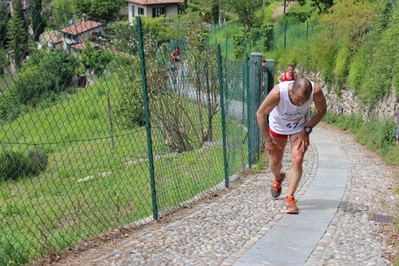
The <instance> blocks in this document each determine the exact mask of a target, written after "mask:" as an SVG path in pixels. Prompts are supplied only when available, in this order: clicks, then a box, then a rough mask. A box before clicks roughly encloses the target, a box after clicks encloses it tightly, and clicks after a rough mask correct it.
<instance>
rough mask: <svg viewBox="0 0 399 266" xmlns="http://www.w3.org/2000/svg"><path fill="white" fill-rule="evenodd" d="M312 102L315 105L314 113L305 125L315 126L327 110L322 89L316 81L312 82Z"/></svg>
mask: <svg viewBox="0 0 399 266" xmlns="http://www.w3.org/2000/svg"><path fill="white" fill-rule="evenodd" d="M313 102H314V105H315V107H316V113H315V114H314V115H313V116H312V118H311V119H310V121H309V123H308V124H307V126H308V127H311V128H313V127H315V126H316V125H317V124H318V123H319V122H320V121H321V120H322V119H323V117H324V115H325V114H326V112H327V103H326V98H325V97H324V94H323V91H322V89H321V88H320V86H319V85H318V84H316V83H315V84H314V95H313Z"/></svg>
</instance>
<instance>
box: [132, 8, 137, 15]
mask: <svg viewBox="0 0 399 266" xmlns="http://www.w3.org/2000/svg"><path fill="white" fill-rule="evenodd" d="M134 8H135V7H134V6H132V17H135V16H136V15H135V13H134Z"/></svg>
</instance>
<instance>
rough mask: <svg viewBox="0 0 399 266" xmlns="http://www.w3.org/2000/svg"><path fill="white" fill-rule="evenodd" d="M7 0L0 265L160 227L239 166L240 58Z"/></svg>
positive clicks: (0, 105)
mask: <svg viewBox="0 0 399 266" xmlns="http://www.w3.org/2000/svg"><path fill="white" fill-rule="evenodd" d="M16 3H17V4H16V5H15V6H8V9H5V8H4V9H2V8H0V10H1V12H2V13H1V14H0V93H1V94H0V145H1V149H0V191H1V193H0V229H1V230H0V265H13V264H17V265H19V264H25V263H28V262H30V261H32V260H34V259H36V258H39V257H42V256H46V255H48V254H49V253H50V252H53V251H57V250H61V249H65V248H67V247H69V246H71V245H74V244H76V243H78V241H79V240H81V239H87V238H90V237H93V236H96V235H99V234H101V233H104V232H107V231H110V230H113V229H116V228H121V227H123V226H127V225H131V224H135V225H141V224H144V223H146V222H148V221H151V220H154V219H159V217H160V216H162V215H166V214H168V213H170V212H173V211H174V210H176V209H177V208H180V207H181V206H183V205H185V204H190V203H191V202H193V201H195V200H197V199H200V198H203V197H204V196H207V195H209V193H213V192H215V191H216V190H218V189H221V188H223V187H228V185H229V182H230V181H231V180H232V179H234V178H236V177H238V176H239V175H240V173H241V172H242V170H243V169H244V168H245V167H246V164H247V155H248V151H247V150H248V148H247V146H248V143H247V129H246V94H247V91H246V90H247V88H248V62H247V61H243V62H236V61H229V60H227V59H225V58H223V57H222V56H221V55H222V52H221V50H220V48H219V51H218V49H217V47H215V46H214V45H212V44H209V45H204V44H201V43H196V44H195V45H194V44H193V43H190V42H186V41H184V40H180V41H170V42H165V43H163V44H159V43H158V42H157V41H156V38H154V37H153V36H151V34H150V33H148V32H145V31H143V30H141V26H140V23H137V24H136V25H134V26H132V25H129V24H123V23H109V22H106V21H96V20H93V19H91V18H89V17H87V16H84V15H83V16H77V15H76V14H72V13H70V12H64V11H62V10H57V9H55V8H52V7H50V6H32V7H31V8H30V10H29V12H28V11H27V10H26V9H24V7H23V6H19V4H18V3H20V2H19V1H16ZM176 46H179V48H180V53H181V54H180V59H179V60H178V61H172V60H171V56H172V54H171V53H172V51H173V49H175V47H176Z"/></svg>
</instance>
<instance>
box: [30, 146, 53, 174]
mask: <svg viewBox="0 0 399 266" xmlns="http://www.w3.org/2000/svg"><path fill="white" fill-rule="evenodd" d="M29 156H30V158H32V160H33V161H35V162H36V163H37V165H38V166H39V168H40V170H45V169H46V167H47V163H48V156H47V153H46V151H45V150H43V149H40V148H34V149H33V150H31V151H30V152H29Z"/></svg>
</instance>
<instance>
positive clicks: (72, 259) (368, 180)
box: [32, 123, 399, 266]
mask: <svg viewBox="0 0 399 266" xmlns="http://www.w3.org/2000/svg"><path fill="white" fill-rule="evenodd" d="M315 130H317V131H318V132H320V133H322V134H323V135H325V137H326V138H330V139H332V140H334V141H335V142H336V143H337V145H338V146H339V147H340V148H341V149H342V150H343V151H344V153H345V156H346V160H347V165H348V182H347V186H346V190H345V194H344V196H343V199H342V202H341V205H340V207H339V208H338V210H337V213H336V215H335V217H334V219H333V220H332V222H331V223H330V225H329V227H328V228H327V230H326V232H325V234H324V236H323V237H322V239H321V240H320V242H319V244H318V245H317V246H316V247H315V249H314V251H313V252H312V254H311V255H310V257H309V258H308V260H307V262H306V265H392V262H391V261H392V260H393V259H394V258H395V257H396V256H397V255H398V254H399V253H398V247H397V246H398V244H399V243H398V242H397V241H398V234H397V227H396V224H395V223H394V222H393V217H395V216H397V215H398V209H399V208H398V202H399V195H398V194H397V193H395V189H397V188H398V184H399V182H398V173H399V171H398V167H393V166H387V165H385V164H384V163H383V161H382V160H381V158H380V157H379V156H378V155H377V154H375V153H374V152H372V151H370V150H368V149H367V148H365V147H364V146H362V145H360V144H358V143H357V142H356V141H355V139H354V136H353V135H352V134H350V133H348V132H344V131H341V130H338V129H335V128H333V127H331V126H329V125H326V124H324V123H320V124H319V125H318V126H317V128H316V129H315ZM287 148H288V147H287ZM287 150H288V149H287ZM317 158H318V157H317V148H316V147H314V145H311V146H310V148H309V150H308V152H307V154H306V156H305V161H304V174H303V177H302V180H301V182H300V184H299V187H298V190H297V193H296V198H297V199H298V200H299V201H300V197H301V195H303V194H304V192H305V191H306V189H307V187H308V186H309V184H310V183H311V181H312V179H313V177H314V176H315V173H316V171H317V163H318V159H317ZM283 163H284V169H285V170H288V169H289V166H290V160H289V154H288V153H286V154H285V157H284V160H283ZM332 178H333V175H332ZM270 182H271V175H270V172H269V170H268V169H267V168H265V169H264V170H263V171H262V173H260V174H251V173H249V174H247V175H246V176H245V177H243V178H240V179H239V180H238V181H236V182H233V183H232V184H231V187H230V188H229V189H223V190H221V191H219V192H217V193H213V194H212V195H211V196H210V197H209V198H207V199H205V200H202V201H200V202H198V203H196V204H193V205H192V206H190V208H184V209H181V210H179V211H177V212H176V213H174V214H172V215H169V216H167V217H163V218H162V219H161V220H160V221H156V222H151V223H149V224H148V225H146V226H142V227H139V228H124V229H121V230H116V231H115V232H110V233H109V234H105V235H103V236H99V237H97V238H94V239H91V240H89V241H86V242H82V243H80V244H79V245H77V246H75V247H71V248H70V249H69V250H66V251H63V252H59V253H57V254H52V256H51V258H48V259H47V261H43V260H41V261H40V262H39V261H38V262H34V263H32V265H37V264H41V265H43V264H52V265H224V266H227V265H233V264H234V262H235V261H236V260H237V259H238V258H240V256H241V255H242V254H244V253H245V252H246V251H247V250H248V249H249V248H251V247H252V245H253V244H254V243H256V242H257V241H258V240H259V239H260V238H262V237H263V236H264V235H265V234H266V232H267V231H268V230H269V229H270V228H272V227H273V225H275V224H276V223H277V222H278V221H279V220H280V219H281V218H282V217H283V215H285V214H284V213H283V212H281V208H280V206H281V204H282V200H273V199H272V198H271V196H270ZM331 182H334V181H333V179H332V180H331ZM287 183H288V182H284V184H283V193H284V191H287ZM299 215H300V214H299ZM390 260H391V261H390ZM396 260H397V259H396Z"/></svg>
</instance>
